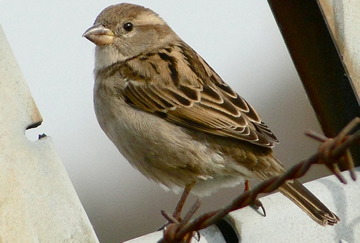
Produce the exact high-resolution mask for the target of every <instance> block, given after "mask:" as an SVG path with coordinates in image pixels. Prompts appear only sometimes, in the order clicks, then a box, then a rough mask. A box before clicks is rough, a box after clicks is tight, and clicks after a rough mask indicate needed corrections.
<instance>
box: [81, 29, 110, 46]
mask: <svg viewBox="0 0 360 243" xmlns="http://www.w3.org/2000/svg"><path fill="white" fill-rule="evenodd" d="M114 36H115V34H114V32H112V31H111V30H110V29H108V28H105V27H104V26H102V25H94V26H92V27H90V28H89V29H87V30H86V31H85V33H84V34H83V37H86V38H87V39H88V40H89V41H91V42H93V43H94V44H95V45H97V46H103V45H108V44H111V43H113V42H114Z"/></svg>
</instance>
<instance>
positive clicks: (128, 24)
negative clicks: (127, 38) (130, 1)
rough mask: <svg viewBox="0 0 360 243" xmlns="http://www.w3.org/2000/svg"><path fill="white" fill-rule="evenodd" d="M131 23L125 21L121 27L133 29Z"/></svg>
mask: <svg viewBox="0 0 360 243" xmlns="http://www.w3.org/2000/svg"><path fill="white" fill-rule="evenodd" d="M133 27H134V26H133V24H132V23H130V22H127V23H125V24H124V25H123V28H124V30H126V31H128V32H129V31H132V29H133Z"/></svg>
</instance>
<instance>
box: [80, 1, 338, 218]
mask: <svg viewBox="0 0 360 243" xmlns="http://www.w3.org/2000/svg"><path fill="white" fill-rule="evenodd" d="M84 36H85V37H86V38H88V39H89V40H90V41H92V42H94V43H95V44H96V45H97V46H96V54H95V55H96V58H95V71H94V73H95V88H94V103H95V111H96V115H97V118H98V121H99V124H100V126H101V127H102V129H103V130H104V132H105V133H106V134H107V136H108V137H109V138H110V139H111V140H112V141H113V143H114V144H115V145H116V146H117V148H118V149H119V151H120V152H121V153H122V154H123V155H124V157H125V158H127V159H128V161H129V162H130V163H131V164H132V165H133V166H134V167H136V168H137V169H138V170H139V171H140V172H141V173H143V174H144V175H145V176H146V177H148V178H149V179H152V180H154V181H156V182H158V183H160V184H162V185H164V186H165V187H168V188H170V189H173V190H174V191H177V190H179V189H181V188H184V187H185V186H187V185H190V184H192V183H195V185H194V187H193V189H192V192H193V193H195V194H198V195H206V194H209V193H211V192H212V191H215V190H217V189H219V188H222V187H229V186H235V185H237V184H239V183H241V182H243V181H244V180H246V179H261V180H265V179H268V178H271V177H272V176H276V175H280V174H282V173H284V171H285V169H284V167H283V165H282V164H281V163H280V162H279V161H278V159H277V158H276V157H275V155H274V154H273V152H272V149H271V148H272V147H273V146H274V144H275V143H277V142H278V141H277V139H276V137H275V135H274V134H273V133H272V132H271V131H270V129H269V128H268V127H267V125H266V124H265V123H264V122H263V121H262V120H261V118H260V117H259V115H258V114H257V112H256V111H255V110H254V109H253V108H252V107H251V106H250V104H248V103H247V102H246V101H245V100H244V99H243V98H242V97H240V96H239V95H238V94H237V93H236V92H234V91H233V90H232V89H231V88H230V87H229V86H228V85H227V84H226V83H225V82H224V81H223V80H222V79H221V78H220V77H219V76H218V75H217V74H216V72H215V71H214V70H212V68H211V67H210V66H209V65H208V64H207V63H206V62H205V61H204V60H203V59H202V58H201V57H200V56H199V55H198V54H197V53H196V52H195V51H194V50H193V49H192V48H191V47H190V46H188V45H187V44H186V43H185V42H184V41H182V40H181V39H180V38H179V37H178V36H177V35H176V34H175V33H174V32H173V31H172V29H171V28H170V27H169V26H168V25H167V24H166V23H165V22H164V21H163V20H162V19H161V18H160V17H159V16H158V15H157V14H156V13H154V12H153V11H151V10H150V9H146V8H144V7H141V6H137V5H133V4H119V5H114V6H110V7H108V8H106V9H105V10H103V11H102V12H101V13H100V15H99V16H98V17H97V19H96V21H95V24H94V26H93V27H91V28H90V29H88V30H87V31H86V32H85V33H84ZM279 190H280V191H281V192H282V193H284V195H285V196H287V197H288V198H290V199H291V200H292V201H293V202H295V203H296V204H297V205H298V206H299V207H300V208H302V209H303V210H304V211H305V212H306V213H307V214H308V215H309V216H310V217H311V218H312V219H314V220H315V221H316V222H317V223H319V224H321V225H326V224H329V225H333V224H336V223H337V222H338V218H337V216H336V215H335V214H333V213H332V212H331V211H330V210H328V209H327V208H326V207H325V206H324V205H323V204H322V203H321V202H320V201H319V200H318V199H317V198H316V197H315V196H313V195H312V194H311V193H310V192H309V191H308V190H307V189H306V188H305V187H303V186H302V185H301V184H300V183H299V182H297V181H289V182H287V183H286V184H284V185H283V186H282V187H281V188H279Z"/></svg>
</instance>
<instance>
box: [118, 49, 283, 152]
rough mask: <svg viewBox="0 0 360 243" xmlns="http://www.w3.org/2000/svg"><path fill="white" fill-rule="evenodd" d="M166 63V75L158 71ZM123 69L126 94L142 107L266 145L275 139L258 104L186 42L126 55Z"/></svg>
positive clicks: (184, 123)
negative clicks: (140, 55)
mask: <svg viewBox="0 0 360 243" xmlns="http://www.w3.org/2000/svg"><path fill="white" fill-rule="evenodd" d="M144 60H146V61H147V62H148V63H147V64H146V65H147V66H148V67H149V68H140V67H142V66H143V67H146V65H145V64H144V65H142V63H141V62H144ZM150 67H151V68H150ZM166 67H167V68H168V70H167V72H168V74H167V75H162V76H161V75H159V72H158V70H161V69H162V70H163V69H164V68H166ZM195 67H196V68H195ZM120 70H121V71H123V72H121V75H123V78H124V79H125V80H127V83H126V86H125V96H126V98H127V99H128V100H129V101H130V102H131V103H132V104H133V105H134V106H136V107H138V108H140V109H143V110H144V111H147V112H151V113H156V114H158V113H159V112H160V113H163V115H161V117H162V118H164V119H166V120H168V121H169V122H172V123H175V124H177V125H180V126H184V127H187V128H190V129H196V130H199V131H203V132H207V133H211V134H214V135H218V136H225V137H231V138H236V139H241V140H245V141H248V142H250V143H253V144H257V145H260V146H263V147H273V146H274V143H277V139H276V137H275V135H274V134H273V133H272V132H271V130H270V129H269V128H268V126H267V125H266V124H265V123H264V122H263V121H262V120H261V118H260V117H259V115H258V114H257V112H256V111H255V109H254V108H253V107H252V106H251V105H250V104H249V103H247V102H246V100H245V99H243V98H242V97H241V96H239V95H238V94H237V93H236V92H235V91H234V90H232V89H231V87H230V86H229V85H227V84H226V83H225V82H224V81H223V80H222V79H221V78H220V77H219V76H218V75H217V74H216V73H215V71H214V70H212V69H211V67H210V66H209V65H208V64H207V63H206V62H205V61H204V60H203V59H202V58H201V57H200V56H199V55H198V54H197V53H196V52H195V51H193V50H192V49H191V48H190V47H189V46H187V45H186V44H185V43H180V44H178V45H174V46H170V47H168V48H166V49H164V50H160V51H158V52H156V53H151V54H148V55H147V56H146V58H134V59H131V60H128V61H127V62H126V64H125V65H124V67H122V68H120ZM171 72H172V73H171ZM174 74H176V75H177V76H176V77H175V76H174ZM149 80H153V82H149ZM175 81H176V82H175Z"/></svg>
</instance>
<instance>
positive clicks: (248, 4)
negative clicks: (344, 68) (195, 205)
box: [0, 0, 325, 242]
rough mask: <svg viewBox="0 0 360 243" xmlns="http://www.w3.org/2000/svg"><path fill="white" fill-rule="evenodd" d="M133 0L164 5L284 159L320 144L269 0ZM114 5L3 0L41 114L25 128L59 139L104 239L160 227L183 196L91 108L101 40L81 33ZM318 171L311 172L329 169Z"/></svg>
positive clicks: (210, 201)
mask: <svg viewBox="0 0 360 243" xmlns="http://www.w3.org/2000/svg"><path fill="white" fill-rule="evenodd" d="M129 2H133V3H137V4H140V5H144V6H146V7H149V8H151V9H153V10H154V11H155V12H157V13H159V14H160V16H162V17H163V18H164V19H165V20H166V21H167V22H168V24H169V25H170V26H171V27H172V28H173V29H174V30H175V31H176V32H177V33H178V35H179V36H181V37H182V38H183V39H184V40H185V41H186V42H187V43H188V44H190V45H191V46H192V47H193V48H194V49H195V50H196V51H197V52H198V53H199V54H200V55H202V56H203V57H204V59H205V60H206V61H207V62H208V63H210V65H211V66H212V67H213V68H214V69H215V70H216V71H217V72H218V73H219V74H220V76H222V78H223V79H224V80H225V81H226V82H227V83H229V84H230V85H231V86H232V87H233V88H234V89H235V90H236V91H238V93H240V94H241V95H242V96H243V97H245V98H246V99H247V100H248V101H249V102H250V103H251V104H252V105H253V106H254V107H255V108H256V109H257V111H258V112H259V113H260V114H261V116H262V118H263V119H264V120H265V122H266V123H267V124H268V125H269V126H270V128H272V130H273V132H274V133H275V134H276V135H277V137H278V138H279V139H280V142H281V143H280V144H279V145H278V146H277V147H276V148H275V151H276V153H277V155H278V157H279V158H280V159H281V160H282V161H283V162H284V163H285V164H286V165H287V166H291V164H294V163H295V162H298V161H300V160H301V159H303V158H306V157H307V156H308V155H310V154H312V153H313V152H314V151H315V150H316V149H317V143H316V142H313V141H311V140H310V139H308V138H306V137H305V136H304V135H303V131H304V130H306V129H312V130H316V131H320V129H319V126H318V123H317V121H316V118H315V116H314V113H313V111H312V109H311V107H310V105H309V103H308V100H307V97H306V95H305V92H304V90H303V88H302V85H301V82H300V80H299V78H298V76H297V74H296V71H295V68H294V67H293V64H292V61H291V59H290V57H289V54H288V52H287V50H286V47H285V44H284V43H283V40H282V37H281V35H280V33H279V31H278V27H277V25H276V23H275V20H274V19H273V16H272V13H271V11H270V9H269V7H268V4H267V2H266V1H263V0H244V1H237V0H231V1H230V0H228V1H226V4H224V3H221V2H210V1H206V0H201V1H196V2H195V1H190V0H184V1H181V2H180V1H177V2H170V1H165V0H152V1H140V0H139V1H136V2H135V1H129ZM116 3H117V2H116V1H108V0H103V1H94V0H86V1H84V0H81V1H76V2H74V1H58V0H56V1H55V0H54V1H45V0H38V1H11V0H0V24H1V25H2V27H3V29H4V31H5V34H6V35H7V38H8V40H9V42H10V45H11V46H12V49H13V51H14V53H15V56H16V57H17V60H18V62H19V65H20V68H21V69H22V72H23V74H24V76H25V79H26V80H27V82H28V85H29V88H30V90H31V92H32V95H33V96H34V99H35V101H36V103H37V105H38V108H39V110H40V112H41V114H42V116H43V118H44V122H43V124H42V125H41V126H40V127H39V128H37V129H34V130H32V131H29V132H28V133H27V136H28V138H29V139H31V140H36V139H37V134H40V133H46V134H47V135H49V136H51V137H52V139H53V140H54V142H55V144H56V146H57V149H58V152H59V154H60V156H61V158H62V161H63V163H64V165H65V167H66V169H67V171H68V173H69V176H70V177H71V179H72V182H73V184H74V187H75V189H76V191H77V193H78V195H79V197H80V199H81V201H82V203H83V205H84V207H85V210H86V211H87V213H88V215H89V218H90V220H91V222H92V224H93V225H94V228H95V231H96V232H97V234H98V237H99V239H100V240H101V241H102V242H121V241H124V240H126V239H130V238H133V237H135V236H139V235H142V234H146V233H148V232H151V231H153V230H155V229H157V228H158V227H159V226H161V225H162V224H163V223H164V222H165V220H164V219H163V218H162V216H161V215H160V210H161V209H165V210H167V211H169V212H171V211H172V210H173V207H174V206H175V204H176V202H177V200H178V197H179V195H175V194H173V193H172V192H165V191H164V190H163V189H161V188H160V187H159V186H158V185H156V184H155V183H153V182H149V181H148V180H147V179H146V178H144V177H143V176H142V175H141V174H139V172H137V171H135V170H134V169H133V168H132V167H131V166H130V165H129V164H128V163H127V162H126V160H125V159H124V158H123V157H122V156H121V155H120V153H119V152H118V151H117V150H116V148H115V147H114V146H113V145H112V143H111V142H110V141H109V140H108V139H107V137H106V136H105V135H104V133H103V132H102V131H101V129H100V127H99V125H98V124H97V121H96V118H95V115H94V111H93V104H92V88H93V75H92V70H93V53H94V44H93V43H91V42H89V41H87V40H86V39H85V38H82V37H81V36H82V34H83V32H84V31H85V30H86V29H87V28H88V27H90V26H91V25H92V23H93V21H94V20H95V17H96V16H97V15H98V13H99V12H100V11H101V10H102V9H103V8H105V7H107V6H108V5H111V4H116ZM311 172H312V174H311V175H310V176H307V177H306V180H309V179H311V178H314V176H320V175H324V174H325V172H324V171H320V170H318V169H317V168H315V169H313V170H312V171H311ZM241 191H242V188H234V189H226V190H223V191H221V192H218V193H215V194H214V195H212V196H211V197H208V198H205V199H204V200H203V205H202V208H201V210H202V211H205V210H210V209H214V208H216V207H219V206H221V205H224V204H225V203H226V202H229V201H230V200H231V199H232V198H233V197H234V196H235V195H236V194H238V193H240V192H241ZM194 200H195V198H194V197H192V198H190V200H189V204H191V203H190V202H193V201H194ZM265 207H266V205H265Z"/></svg>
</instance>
